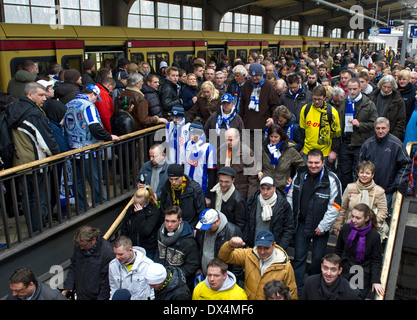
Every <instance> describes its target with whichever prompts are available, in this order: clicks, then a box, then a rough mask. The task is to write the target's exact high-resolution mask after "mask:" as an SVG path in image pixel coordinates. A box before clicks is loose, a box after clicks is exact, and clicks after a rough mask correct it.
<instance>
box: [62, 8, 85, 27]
mask: <svg viewBox="0 0 417 320" xmlns="http://www.w3.org/2000/svg"><path fill="white" fill-rule="evenodd" d="M60 11H61V23H62V24H64V25H75V26H77V25H80V24H81V23H80V12H79V11H78V10H68V9H61V10H60Z"/></svg>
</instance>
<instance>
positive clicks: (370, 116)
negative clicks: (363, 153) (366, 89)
mask: <svg viewBox="0 0 417 320" xmlns="http://www.w3.org/2000/svg"><path fill="white" fill-rule="evenodd" d="M345 112H346V99H342V102H341V103H340V107H339V121H340V129H341V130H342V140H343V135H344V134H343V133H344V130H345ZM377 118H378V112H377V110H376V107H375V104H374V103H373V102H372V101H371V100H370V99H369V98H368V97H367V96H366V95H364V94H362V100H361V103H360V104H358V103H355V119H357V120H358V121H359V127H357V126H353V132H352V135H351V141H350V145H351V146H354V147H360V146H361V145H362V144H363V143H364V142H365V140H366V139H368V138H369V137H370V136H372V135H373V134H374V133H375V130H374V127H375V120H376V119H377Z"/></svg>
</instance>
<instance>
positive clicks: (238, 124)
mask: <svg viewBox="0 0 417 320" xmlns="http://www.w3.org/2000/svg"><path fill="white" fill-rule="evenodd" d="M219 114H221V110H220V109H219V110H218V111H216V112H214V113H212V114H211V116H210V117H209V118H208V119H207V122H206V124H205V125H204V133H205V134H206V137H207V138H208V139H209V141H214V140H212V139H213V137H214V136H216V135H217V132H216V127H217V117H218V116H219ZM230 128H235V129H237V130H239V134H240V136H242V130H243V129H245V125H244V124H243V121H242V118H241V117H240V116H239V115H238V114H236V115H235V117H234V118H233V119H232V120H231V121H230ZM221 129H223V130H221V131H220V134H222V133H223V136H224V132H225V131H226V125H225V124H223V126H222V128H221ZM210 132H212V134H213V137H211V136H210ZM217 137H218V139H217V145H220V141H221V139H220V136H219V135H217Z"/></svg>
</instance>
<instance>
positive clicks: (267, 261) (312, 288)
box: [2, 48, 417, 300]
mask: <svg viewBox="0 0 417 320" xmlns="http://www.w3.org/2000/svg"><path fill="white" fill-rule="evenodd" d="M396 56H397V54H396V53H395V52H394V51H393V50H392V49H391V48H389V50H387V51H386V52H384V50H379V51H376V52H370V51H369V50H365V51H363V52H362V55H361V56H360V57H359V56H358V53H357V52H356V51H355V50H354V49H348V50H333V52H330V51H329V50H326V51H325V52H323V53H321V54H316V53H315V54H309V53H308V52H307V51H306V52H298V51H294V52H292V53H291V52H286V53H285V54H283V55H280V56H278V57H273V56H272V54H271V52H269V51H268V52H267V54H266V55H265V56H263V55H261V54H257V53H252V54H251V55H250V56H249V57H248V61H247V62H246V61H243V60H242V59H241V58H235V59H234V61H229V59H228V57H227V56H222V59H221V61H215V60H214V59H211V60H210V61H208V62H207V64H206V61H205V60H204V59H202V58H196V59H194V60H193V62H192V64H191V65H190V66H189V68H188V69H189V70H190V71H189V72H186V71H185V70H183V69H181V68H179V67H178V66H175V64H174V65H172V66H168V64H167V62H165V61H161V63H160V64H159V66H158V67H159V70H152V68H151V66H150V65H149V64H148V63H146V62H141V63H140V64H139V65H137V64H135V63H131V62H129V61H128V60H127V59H121V60H120V61H119V62H118V66H117V68H116V69H115V70H112V69H110V68H108V67H106V66H104V67H103V68H101V69H100V70H99V71H98V72H96V71H95V63H94V62H93V61H91V60H86V61H84V64H83V72H82V73H80V72H79V71H77V70H74V69H70V70H62V68H60V66H59V65H56V66H54V68H53V71H51V74H50V75H38V67H37V63H36V62H33V61H26V62H25V64H24V65H23V68H22V70H20V71H18V72H17V73H16V75H15V76H14V78H13V79H12V80H11V81H10V84H9V88H8V92H7V94H3V96H2V97H3V98H2V104H3V107H4V108H5V109H6V111H5V112H6V114H7V121H8V125H9V128H10V129H11V132H12V135H13V138H14V142H15V155H14V156H13V161H12V163H13V165H19V164H21V163H27V162H30V161H33V160H37V159H42V158H45V157H47V156H51V155H54V154H57V153H59V152H63V151H66V150H71V149H77V148H81V147H85V146H88V145H90V144H93V143H95V142H99V141H111V140H113V141H118V140H120V136H121V135H123V134H126V133H130V132H133V131H137V130H140V129H143V128H147V127H151V126H155V125H158V124H164V125H165V126H166V127H165V141H164V142H162V141H155V144H154V145H152V146H151V147H150V149H149V150H148V152H149V161H148V162H146V163H145V164H144V165H143V166H142V167H141V168H139V169H140V172H139V176H138V179H137V191H135V193H134V202H133V204H132V205H131V207H130V208H129V209H128V210H127V212H126V215H125V217H124V220H123V222H122V226H121V229H120V235H119V237H118V238H117V239H116V240H115V241H114V242H113V243H110V242H108V241H107V240H105V239H103V237H102V235H101V232H100V230H98V229H96V228H95V227H93V226H83V227H81V228H80V229H79V230H78V231H77V233H76V235H75V237H74V241H75V247H74V252H73V256H72V258H71V266H70V269H69V272H68V276H67V279H66V281H65V283H64V285H63V287H64V289H65V292H66V293H74V294H75V297H76V299H79V300H97V299H111V300H128V299H132V300H153V299H156V300H158V299H160V300H174V299H182V300H189V299H193V300H210V299H214V300H223V299H224V300H246V299H249V300H265V299H267V300H288V299H292V300H296V299H305V300H309V299H314V300H337V299H352V300H357V299H366V298H367V297H369V294H370V292H372V293H375V294H377V295H384V290H385V288H384V287H383V285H382V284H381V280H380V277H381V269H382V256H383V247H384V243H385V241H386V239H387V237H388V236H389V226H390V222H391V214H392V202H393V197H394V196H395V194H396V192H400V193H402V194H403V195H405V194H407V192H408V187H409V176H410V173H411V170H412V163H413V161H414V160H412V159H411V158H410V156H409V155H408V154H407V152H406V150H405V145H406V143H407V142H408V141H417V125H416V120H415V118H416V117H417V111H415V103H416V81H417V72H416V71H415V62H414V57H411V56H410V57H407V61H406V63H405V64H404V65H401V64H400V63H399V61H398V60H397V59H396ZM359 59H360V60H359ZM152 71H153V72H152ZM18 73H19V76H18ZM22 73H23V74H24V75H26V77H22ZM22 78H25V79H28V82H27V83H24V82H22V81H21V80H19V79H22ZM6 106H7V107H6ZM90 156H92V157H97V156H98V155H96V154H94V153H93V154H91V155H90ZM93 163H95V164H96V163H97V162H96V161H93ZM85 164H86V162H85V161H81V159H80V160H77V161H76V165H77V170H81V166H82V165H85ZM91 169H92V170H93V173H92V174H91V175H90V173H89V170H91ZM84 170H86V171H87V174H86V177H88V179H89V183H90V186H91V189H92V196H94V197H95V198H96V199H97V200H96V201H99V200H100V197H103V195H101V194H99V190H100V188H99V184H100V183H102V182H101V181H99V178H98V176H99V175H98V174H97V170H98V168H97V167H93V168H90V166H87V165H85V168H84ZM26 179H27V181H28V183H27V187H28V188H30V190H31V191H30V192H29V195H30V196H31V197H33V196H34V194H35V193H34V192H33V191H34V189H35V188H37V186H36V185H35V181H37V183H40V182H39V181H38V180H33V179H32V178H31V175H30V174H29V175H27V178H26ZM80 179H81V178H80V177H78V181H77V183H78V184H79V188H78V190H81V189H82V185H81V184H82V181H80ZM90 180H91V181H90ZM20 187H21V188H23V185H20ZM40 200H41V208H42V210H43V211H44V210H46V207H47V206H46V205H43V203H44V202H45V201H46V197H45V195H44V193H42V192H40ZM84 200H85V199H83V198H82V197H81V198H80V206H81V208H80V209H81V210H83V209H84V208H85V206H87V203H85V201H84ZM29 207H30V210H31V214H32V215H33V217H35V216H36V215H35V213H36V210H37V206H36V205H35V201H34V200H33V199H29ZM41 216H42V217H43V218H45V217H46V212H41ZM33 220H34V221H33V223H32V228H33V230H34V231H36V230H37V228H39V226H37V225H36V222H35V220H36V219H33ZM331 234H334V235H335V236H336V237H337V244H336V247H335V248H334V250H332V251H334V252H329V248H328V241H329V236H330V235H331ZM310 246H311V248H312V249H311V263H310V264H309V266H307V256H308V252H309V250H310V249H309V248H310ZM290 247H292V248H294V255H293V257H292V258H290V257H289V255H288V254H287V249H288V248H290ZM358 268H359V269H360V270H361V273H360V275H361V279H360V281H357V275H356V273H357V270H358ZM9 283H10V289H11V293H10V297H9V298H10V299H57V297H59V298H60V299H62V297H63V295H56V292H54V291H53V290H52V291H51V290H50V288H49V289H48V288H45V286H44V285H43V284H41V283H39V281H38V280H37V279H36V278H35V276H34V274H33V273H32V272H31V271H30V270H29V269H27V268H23V269H18V270H16V271H15V273H14V274H13V275H12V276H11V277H10V280H9ZM353 283H355V284H356V288H354V286H352V284H353Z"/></svg>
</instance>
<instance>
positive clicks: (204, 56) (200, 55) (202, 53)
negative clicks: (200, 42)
mask: <svg viewBox="0 0 417 320" xmlns="http://www.w3.org/2000/svg"><path fill="white" fill-rule="evenodd" d="M197 58H202V59H204V61H206V59H207V52H206V51H198V52H197Z"/></svg>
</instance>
